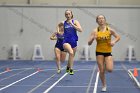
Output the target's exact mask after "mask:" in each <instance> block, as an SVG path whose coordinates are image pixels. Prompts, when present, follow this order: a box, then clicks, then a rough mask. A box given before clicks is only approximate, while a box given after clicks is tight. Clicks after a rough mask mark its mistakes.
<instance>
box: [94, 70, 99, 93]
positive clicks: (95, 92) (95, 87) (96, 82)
mask: <svg viewBox="0 0 140 93" xmlns="http://www.w3.org/2000/svg"><path fill="white" fill-rule="evenodd" d="M99 73H100V72H99V71H98V72H97V76H96V81H95V85H94V90H93V93H97V86H98V80H99Z"/></svg>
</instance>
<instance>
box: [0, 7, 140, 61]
mask: <svg viewBox="0 0 140 93" xmlns="http://www.w3.org/2000/svg"><path fill="white" fill-rule="evenodd" d="M66 9H71V10H72V11H73V14H74V18H75V19H77V20H79V22H80V23H81V26H82V27H83V30H84V32H82V33H78V34H79V42H78V52H77V54H76V57H75V60H78V59H79V57H80V51H81V50H82V49H83V46H84V45H86V44H87V39H88V36H89V35H90V33H91V31H92V29H93V28H95V27H96V26H97V24H96V22H95V16H96V15H98V14H104V15H105V16H106V18H107V21H108V22H109V23H110V24H111V26H113V27H114V29H116V31H117V32H118V34H120V35H121V41H120V42H118V43H117V44H116V46H115V47H114V48H113V55H114V59H115V60H124V58H125V55H126V48H127V47H128V46H129V45H133V46H134V48H135V52H136V56H137V59H138V60H140V52H139V46H140V44H139V42H140V39H139V38H138V37H139V35H140V32H139V29H140V26H139V24H140V21H139V16H140V7H136V8H134V7H133V8H129V7H127V8H126V7H121V8H118V7H78V6H77V7H51V6H47V7H31V6H30V7H29V6H27V7H0V20H1V21H0V53H1V54H0V59H1V60H4V59H7V58H8V52H9V51H10V47H11V46H12V45H13V44H18V45H19V48H20V56H21V59H23V60H30V59H31V57H32V53H33V47H34V45H35V44H41V45H42V49H43V54H44V56H45V59H46V60H52V59H54V50H53V48H54V44H55V41H51V40H50V39H49V37H50V35H51V33H52V32H54V31H55V28H56V24H57V23H58V22H60V21H61V20H65V17H64V11H65V10H66ZM21 28H23V32H21V30H20V29H21ZM95 44H96V43H95V42H94V43H93V45H92V46H91V47H90V52H91V57H92V60H95Z"/></svg>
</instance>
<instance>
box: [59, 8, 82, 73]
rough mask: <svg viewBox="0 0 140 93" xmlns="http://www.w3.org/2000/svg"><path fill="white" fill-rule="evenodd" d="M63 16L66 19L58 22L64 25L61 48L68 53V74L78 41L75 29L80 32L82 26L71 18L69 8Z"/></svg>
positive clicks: (71, 70)
mask: <svg viewBox="0 0 140 93" xmlns="http://www.w3.org/2000/svg"><path fill="white" fill-rule="evenodd" d="M65 17H66V20H65V21H63V22H60V23H63V25H64V40H63V48H64V49H65V50H66V51H67V52H68V53H69V58H68V64H67V68H66V72H68V73H69V74H70V75H73V74H74V71H73V63H74V56H75V53H76V49H77V41H78V36H77V31H78V32H82V27H81V25H80V23H79V22H78V21H77V20H74V19H73V14H72V11H71V10H66V11H65ZM58 33H59V30H58Z"/></svg>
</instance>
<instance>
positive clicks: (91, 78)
mask: <svg viewBox="0 0 140 93" xmlns="http://www.w3.org/2000/svg"><path fill="white" fill-rule="evenodd" d="M95 69H96V65H94V67H93V70H92V74H91V77H90V81H89V84H88V87H87V90H86V93H89V90H90V87H91V83H92V80H93V76H94V73H95Z"/></svg>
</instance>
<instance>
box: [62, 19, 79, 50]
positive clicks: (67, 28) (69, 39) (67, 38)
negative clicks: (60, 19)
mask: <svg viewBox="0 0 140 93" xmlns="http://www.w3.org/2000/svg"><path fill="white" fill-rule="evenodd" d="M72 23H74V20H72ZM77 41H78V36H77V31H76V29H75V28H74V27H73V26H72V25H71V24H70V23H67V21H65V22H64V41H63V44H64V43H69V44H70V45H71V47H72V48H74V47H76V46H77Z"/></svg>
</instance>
